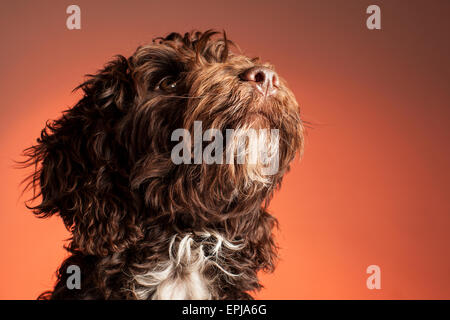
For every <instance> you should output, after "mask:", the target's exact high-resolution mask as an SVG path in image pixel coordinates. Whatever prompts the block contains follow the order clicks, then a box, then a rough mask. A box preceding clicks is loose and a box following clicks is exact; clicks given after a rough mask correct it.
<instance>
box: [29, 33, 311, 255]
mask: <svg viewBox="0 0 450 320" xmlns="http://www.w3.org/2000/svg"><path fill="white" fill-rule="evenodd" d="M214 35H215V32H211V31H207V32H205V33H200V32H193V33H187V34H185V35H184V36H182V35H180V34H178V33H172V34H170V35H168V36H167V37H165V38H158V39H156V40H154V41H153V43H152V44H150V45H146V46H142V47H139V48H138V49H137V51H136V52H135V53H134V54H133V55H132V56H131V57H130V58H128V59H126V58H124V57H122V56H118V57H117V58H116V59H115V60H113V61H111V62H110V63H108V64H107V65H106V66H105V67H104V69H102V70H100V71H99V72H98V73H97V74H95V75H90V76H89V78H88V80H87V81H86V82H84V83H83V84H82V85H80V87H79V88H81V89H82V90H83V92H84V96H83V98H82V99H81V100H80V101H79V102H78V103H77V104H76V105H75V106H74V107H73V108H71V109H69V110H67V111H65V112H64V114H63V115H62V117H61V118H60V119H58V120H56V121H54V122H52V123H49V124H47V126H46V128H45V129H44V130H43V131H42V134H41V137H40V138H39V139H38V144H37V145H36V146H33V147H31V148H29V149H27V150H26V154H27V155H28V156H29V157H30V159H31V162H32V163H34V164H36V165H37V170H36V172H35V174H34V175H33V176H32V183H33V184H34V185H37V186H39V189H40V194H39V195H41V196H42V201H41V203H40V204H39V205H37V206H35V207H33V208H34V210H35V213H36V214H38V215H41V216H49V215H52V214H55V213H58V214H59V215H60V216H61V217H62V219H63V220H64V223H65V225H66V226H67V227H68V228H70V230H71V231H72V234H73V239H72V247H73V248H75V249H78V250H81V251H83V252H85V253H89V254H98V255H105V254H108V253H110V252H114V251H118V250H121V249H123V248H125V247H127V246H129V245H131V244H133V243H135V242H136V241H138V240H139V239H140V238H141V237H142V235H143V233H144V232H146V231H148V226H149V225H151V224H152V223H155V221H156V220H158V219H160V218H162V217H164V219H166V220H165V221H170V223H171V224H173V225H176V226H177V227H180V228H181V227H182V228H194V229H195V228H197V227H202V226H207V225H209V226H211V225H213V226H214V225H215V224H220V223H224V221H226V220H227V219H232V218H236V217H244V216H247V217H248V219H247V220H246V222H245V223H244V222H243V224H245V225H249V224H254V225H255V227H256V225H257V222H256V221H257V220H258V217H257V213H258V212H260V208H261V206H262V205H263V204H264V203H265V202H266V201H267V199H269V198H270V197H271V194H272V192H273V190H274V189H275V188H276V187H277V186H278V185H279V184H280V182H281V178H282V176H283V174H284V173H285V172H286V171H287V170H288V168H289V163H290V162H291V160H292V159H293V158H294V156H295V154H296V153H297V152H298V151H300V150H301V149H302V144H303V143H302V142H303V134H302V131H303V127H302V123H301V120H300V115H299V109H298V105H297V102H296V100H295V98H294V95H293V94H292V92H291V91H290V90H289V89H288V88H287V87H286V84H285V82H284V81H283V80H282V79H281V78H280V77H279V76H278V75H277V74H276V72H275V71H274V69H273V67H272V66H270V65H268V64H263V63H261V62H259V60H258V59H251V58H248V57H246V56H243V55H240V54H235V53H233V52H232V51H231V50H230V49H229V47H230V46H231V45H232V43H231V42H230V41H229V40H227V39H226V36H225V34H224V35H223V37H220V38H217V37H215V36H214ZM208 129H211V130H208ZM254 133H256V139H255V140H252V137H253V138H254V137H255V136H253V134H254ZM251 141H253V143H251ZM255 148H256V150H257V151H258V152H256V156H257V157H256V161H253V162H252V161H251V159H250V158H251V154H252V152H251V151H252V150H253V151H254V150H255ZM249 150H250V152H249ZM264 150H265V152H260V151H264ZM261 154H266V155H268V156H267V157H266V158H265V159H266V160H267V159H269V160H270V161H269V163H268V162H267V161H266V162H264V161H262V160H261V159H260V158H258V155H261ZM263 158H264V157H263ZM220 159H222V160H220ZM274 161H275V162H274ZM273 164H275V166H273ZM270 165H272V170H267V169H268V166H270ZM273 169H275V170H273ZM252 221H253V222H252ZM236 226H237V224H236ZM239 228H240V227H239ZM235 229H236V230H237V229H238V227H236V228H235ZM236 230H234V232H237V231H236Z"/></svg>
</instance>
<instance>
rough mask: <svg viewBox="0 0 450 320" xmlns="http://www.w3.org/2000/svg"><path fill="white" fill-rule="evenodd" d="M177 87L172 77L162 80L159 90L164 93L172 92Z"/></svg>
mask: <svg viewBox="0 0 450 320" xmlns="http://www.w3.org/2000/svg"><path fill="white" fill-rule="evenodd" d="M176 87H177V82H176V81H175V79H173V78H172V77H165V78H164V79H162V80H161V81H160V82H159V83H158V86H157V89H161V90H164V91H172V90H174V89H175V88H176Z"/></svg>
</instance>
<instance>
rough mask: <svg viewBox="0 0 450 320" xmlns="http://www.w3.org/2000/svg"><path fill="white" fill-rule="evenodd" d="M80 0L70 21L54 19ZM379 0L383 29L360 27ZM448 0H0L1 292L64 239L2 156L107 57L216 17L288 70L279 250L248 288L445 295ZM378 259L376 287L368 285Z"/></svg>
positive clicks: (216, 24)
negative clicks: (302, 140) (302, 139)
mask: <svg viewBox="0 0 450 320" xmlns="http://www.w3.org/2000/svg"><path fill="white" fill-rule="evenodd" d="M73 3H75V4H78V5H79V6H80V7H81V14H82V30H78V31H77V30H75V31H69V30H67V29H66V26H65V21H66V17H67V14H66V13H65V11H66V8H67V6H68V5H70V4H73ZM370 4H378V5H380V7H381V10H382V13H381V15H382V30H379V31H377V30H375V31H369V30H368V29H367V28H366V26H365V21H366V17H367V14H366V13H365V11H366V8H367V6H368V5H370ZM449 9H450V2H449V1H425V0H423V1H406V0H402V1H401V0H396V1H375V0H373V1H372V0H371V1H364V0H354V1H353V0H352V1H349V0H347V1H337V0H335V1H316V0H314V1H313V0H309V1H298V0H296V1H263V0H257V1H256V0H251V1H243V0H239V1H220V2H219V1H211V0H208V1H81V0H77V1H14V2H8V4H6V1H5V2H3V1H2V2H1V4H0V15H1V17H0V34H1V43H2V47H1V51H0V70H1V76H0V90H1V104H0V155H1V157H0V172H1V178H2V181H1V183H0V206H1V207H0V209H1V214H0V298H3V299H19V298H20V299H34V298H36V296H37V295H38V294H39V293H41V292H42V291H43V290H45V289H48V288H50V287H51V285H52V284H53V282H54V280H55V277H54V275H53V274H54V271H55V270H56V268H57V267H58V266H59V264H60V263H61V261H62V259H63V257H64V256H65V252H64V250H63V249H62V245H63V240H64V239H65V238H67V237H68V236H69V235H68V233H67V232H66V231H65V229H64V227H63V224H62V222H61V221H60V220H59V218H56V217H54V218H51V219H49V220H45V221H42V220H39V219H37V218H35V217H34V216H33V215H32V214H31V213H30V212H29V211H28V210H27V209H26V208H25V206H24V204H23V202H24V200H26V199H27V198H28V197H29V195H30V194H25V196H23V197H20V190H21V187H20V186H19V183H20V181H21V180H22V179H23V178H24V177H25V175H26V172H25V171H23V170H17V169H14V168H13V160H19V159H20V153H21V151H22V150H23V149H24V148H26V147H27V146H30V145H31V144H32V143H33V142H34V141H35V139H36V138H37V136H38V135H39V133H40V129H41V128H42V127H43V126H44V122H45V121H46V120H47V119H54V118H57V117H58V116H59V115H60V113H61V111H62V110H64V109H65V108H67V107H69V106H71V105H73V104H74V102H75V101H76V100H77V98H79V97H78V96H77V94H71V90H72V89H73V88H74V87H75V86H77V85H78V84H79V83H80V82H81V81H82V79H83V75H84V74H85V73H93V72H95V71H96V70H97V69H98V68H100V67H101V66H102V65H103V63H105V62H106V61H107V60H109V59H110V58H111V57H112V56H113V55H114V54H118V53H121V54H124V55H130V54H132V52H133V51H134V49H135V48H136V46H137V45H139V44H144V43H147V42H149V41H150V40H151V39H152V38H153V37H156V36H159V35H164V34H167V33H168V32H170V31H179V32H185V31H189V30H192V29H194V28H195V29H200V30H205V29H208V28H216V29H218V30H222V29H225V30H226V31H227V33H228V35H229V37H230V38H231V39H232V40H234V41H235V42H237V43H238V44H239V45H240V47H241V48H242V49H243V50H244V51H245V52H246V53H248V54H249V55H258V56H261V57H262V58H263V59H264V60H268V61H270V62H272V63H273V64H274V65H275V66H276V68H277V71H278V72H279V73H280V74H281V75H282V76H283V77H284V78H285V79H287V81H288V82H289V84H290V86H291V88H292V89H293V91H294V93H295V94H296V96H297V99H298V101H299V103H300V104H301V107H302V113H303V116H304V119H305V120H308V121H310V122H313V123H314V126H313V127H314V128H313V129H310V130H309V131H308V136H307V140H306V150H305V156H304V159H303V161H302V162H300V163H299V162H296V163H295V164H294V166H293V168H292V171H291V172H290V173H289V174H288V175H287V176H286V178H285V181H284V185H283V188H282V189H281V191H280V192H279V193H278V194H276V196H275V199H274V200H273V203H272V205H271V210H272V212H273V213H274V214H275V216H276V217H278V219H279V221H280V226H281V228H280V231H279V232H278V233H277V239H278V242H279V245H280V246H281V251H280V255H281V260H280V262H279V264H278V268H277V269H276V271H275V273H273V274H270V275H262V281H263V283H264V285H265V286H266V288H265V289H263V290H262V291H261V292H260V293H258V294H257V298H261V299H335V298H339V299H381V298H383V299H406V298H412V299H415V298H424V299H429V298H437V299H441V298H447V299H448V298H450V272H449V271H450V257H449V240H450V234H449V231H450V196H449V190H450V171H449V164H450V150H449V148H448V146H449V144H448V139H449V138H450V126H449V123H450V122H449V120H450V105H449V101H450V90H449V76H450V65H449V56H450V52H449V41H448V31H449V30H450V20H449V19H448V13H449V12H450V11H449ZM371 264H376V265H379V266H380V267H381V286H382V289H381V290H368V289H367V287H366V279H367V277H368V275H367V274H366V272H365V271H366V268H367V266H369V265H371Z"/></svg>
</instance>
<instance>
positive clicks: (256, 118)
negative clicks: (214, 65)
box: [184, 77, 303, 199]
mask: <svg viewBox="0 0 450 320" xmlns="http://www.w3.org/2000/svg"><path fill="white" fill-rule="evenodd" d="M234 78H235V77H233V78H232V79H228V78H225V79H222V81H221V82H219V83H218V84H213V85H211V86H210V87H205V86H199V88H198V91H194V92H193V93H192V97H193V98H192V99H191V100H190V101H189V102H188V106H187V110H188V111H187V112H186V117H185V119H184V127H185V128H186V129H187V130H189V131H190V132H191V134H194V131H195V129H194V124H195V122H201V123H202V127H203V132H204V131H205V130H207V129H217V130H219V131H220V132H222V133H223V137H224V139H225V140H226V142H225V143H224V147H223V150H222V152H223V159H224V160H223V164H215V165H214V166H219V168H214V167H213V168H203V169H202V171H203V173H204V175H205V176H206V177H208V176H210V177H213V176H217V175H219V176H220V175H222V176H224V177H225V178H224V179H223V180H224V181H229V182H231V183H232V184H233V189H232V196H231V195H230V199H233V198H236V197H237V198H241V199H242V198H243V197H246V198H248V197H251V196H254V195H255V194H257V193H258V192H261V191H263V190H268V189H272V188H273V187H275V185H276V184H277V183H278V182H279V178H280V177H281V176H282V175H283V174H284V172H285V170H286V166H287V165H288V163H289V162H290V161H291V160H292V159H293V157H294V155H295V153H296V151H297V150H298V148H299V146H300V145H301V144H302V139H303V136H302V124H301V121H300V116H299V113H298V105H297V103H296V101H295V98H294V97H293V95H292V93H290V91H288V90H287V89H286V88H284V87H283V89H282V90H281V92H280V93H279V94H277V95H276V96H274V97H261V96H260V95H259V94H257V93H256V92H255V91H254V90H253V88H251V87H248V86H243V85H242V84H241V83H239V82H238V81H237V80H235V79H234ZM194 87H195V86H194ZM200 89H201V90H200ZM197 97H199V98H197ZM230 130H231V131H233V133H232V134H231V135H230V134H228V132H229V131H230ZM211 140H212V139H209V141H211ZM212 180H214V179H212ZM221 187H223V185H221ZM223 190H224V189H223V188H222V191H223ZM225 190H226V189H225Z"/></svg>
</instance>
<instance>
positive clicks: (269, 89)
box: [240, 67, 279, 96]
mask: <svg viewBox="0 0 450 320" xmlns="http://www.w3.org/2000/svg"><path fill="white" fill-rule="evenodd" d="M240 78H241V79H242V80H244V81H251V82H252V83H254V84H255V85H256V88H257V89H258V91H259V92H260V93H261V94H263V95H264V96H268V95H272V94H274V93H275V92H276V91H277V89H278V86H279V80H278V75H277V73H276V72H275V71H273V70H271V69H269V68H266V67H253V68H250V69H248V70H246V71H245V72H244V73H242V74H241V76H240Z"/></svg>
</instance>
